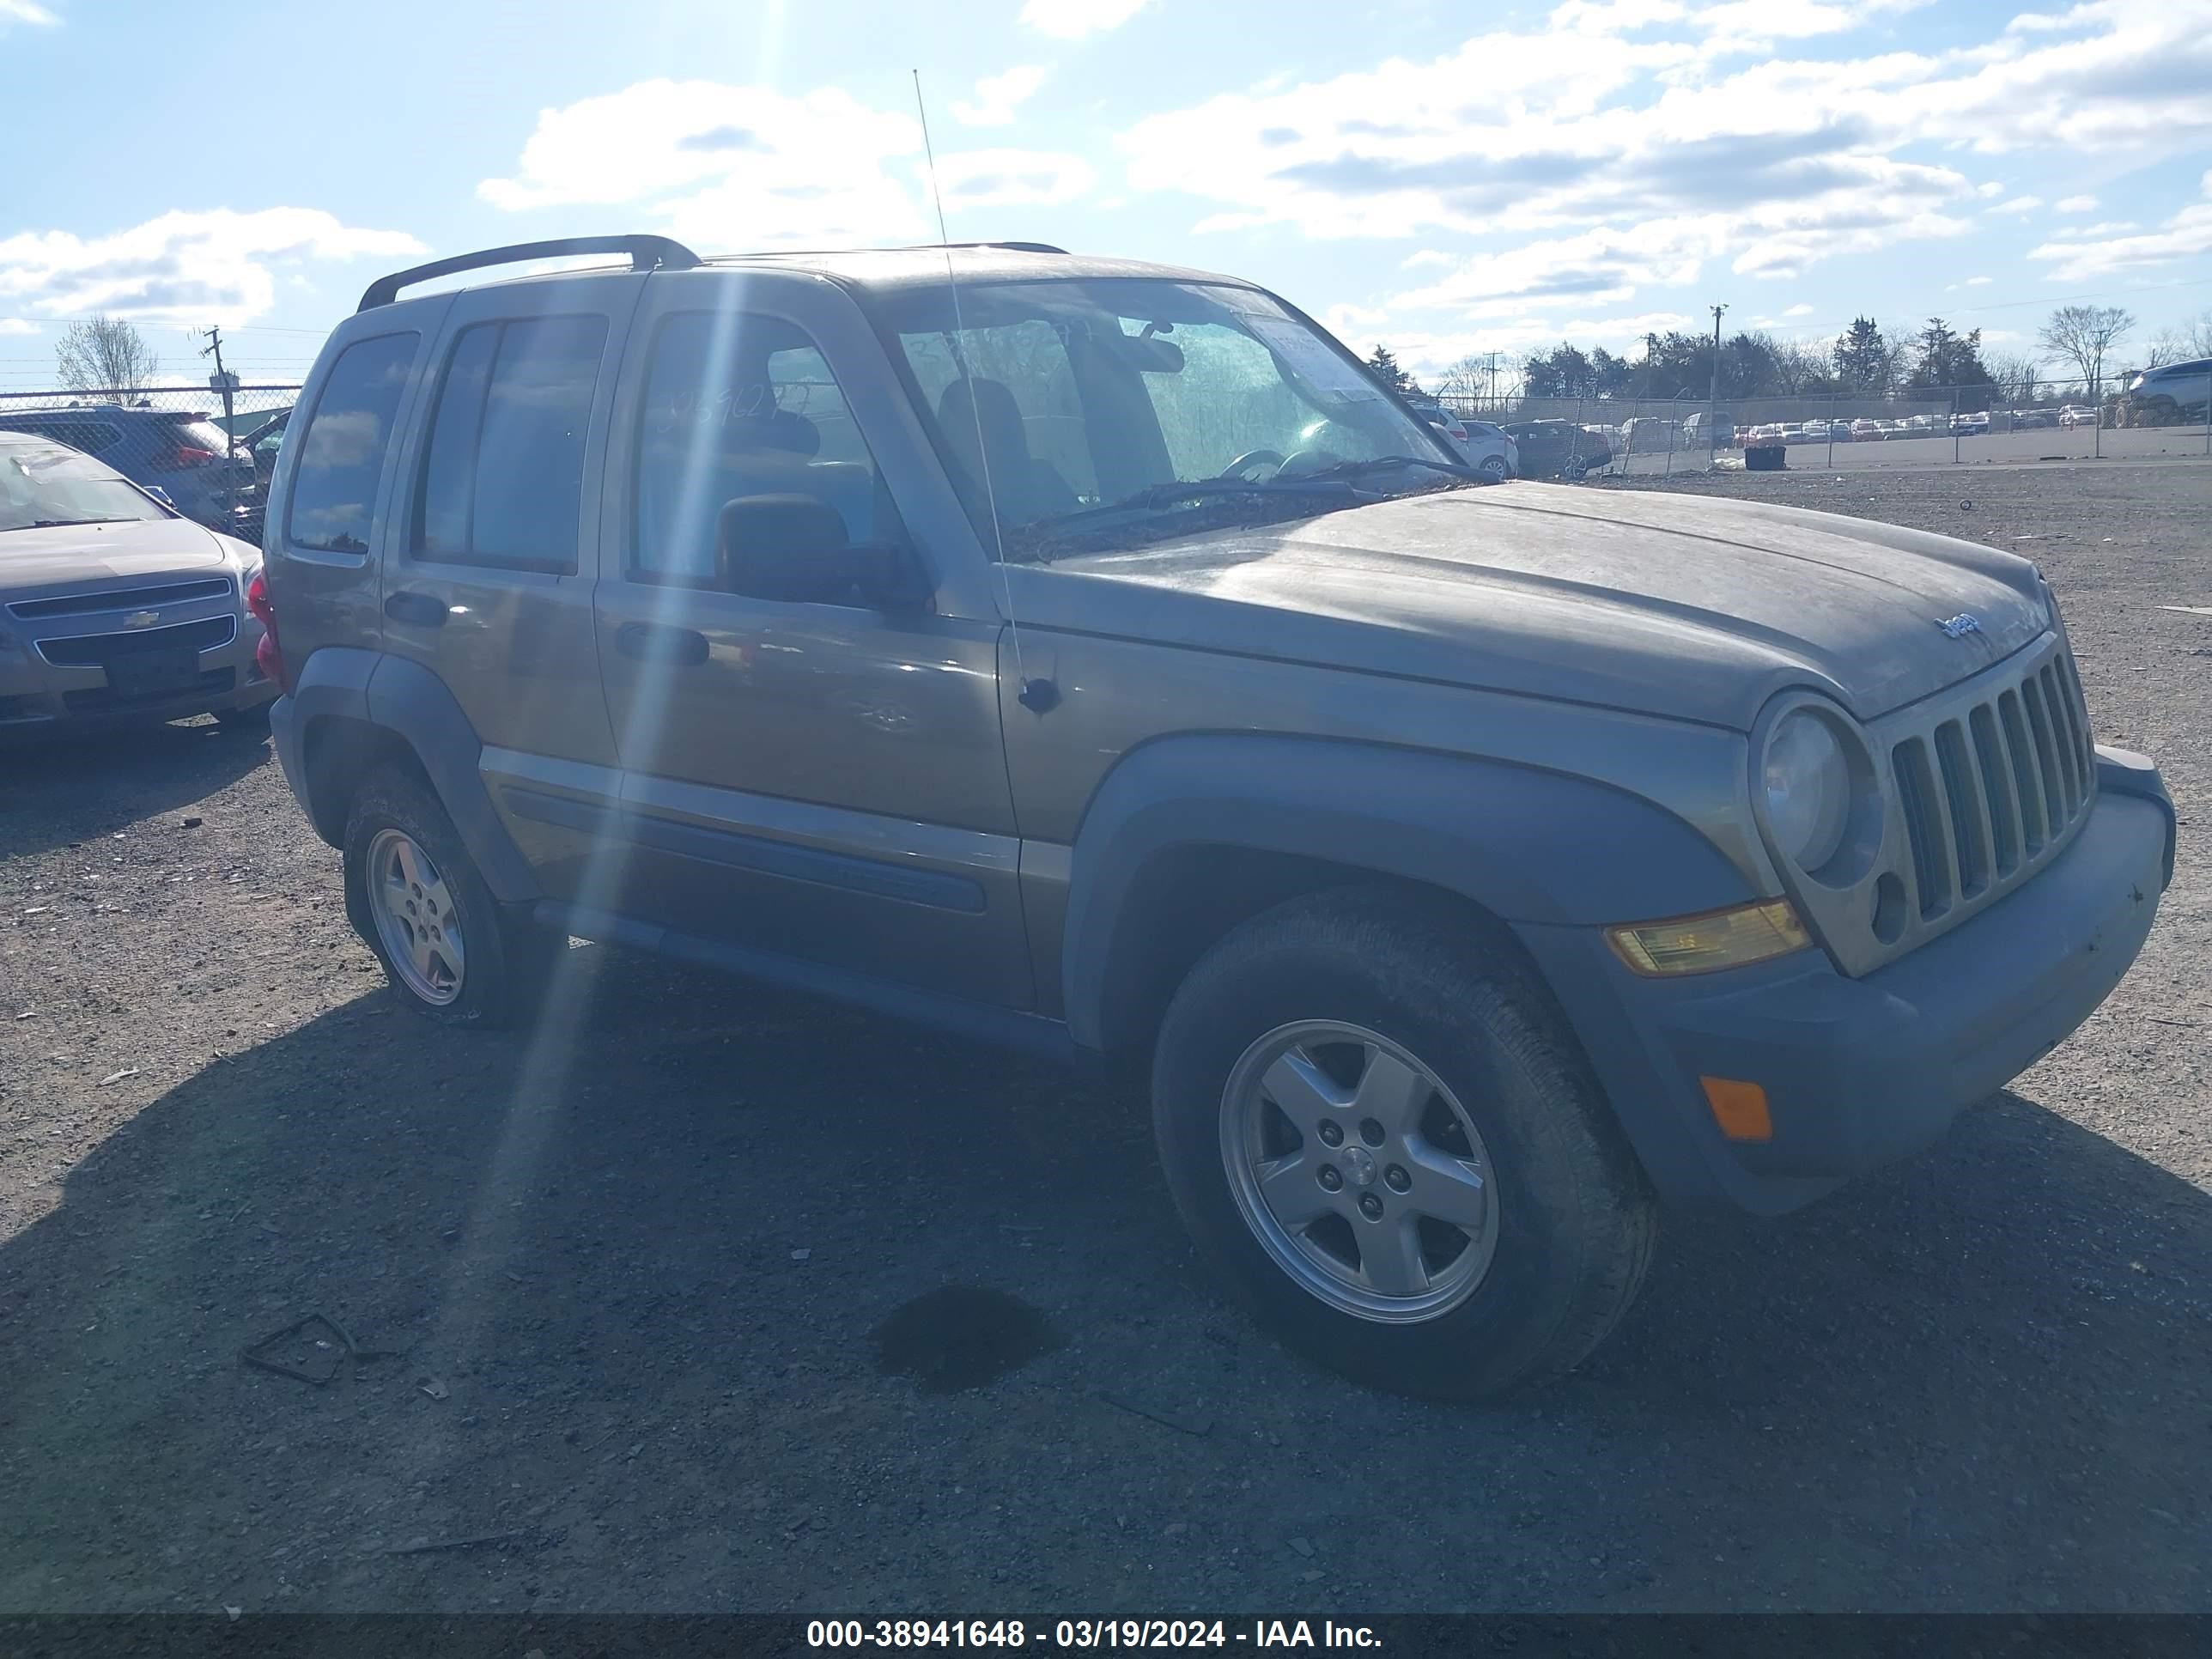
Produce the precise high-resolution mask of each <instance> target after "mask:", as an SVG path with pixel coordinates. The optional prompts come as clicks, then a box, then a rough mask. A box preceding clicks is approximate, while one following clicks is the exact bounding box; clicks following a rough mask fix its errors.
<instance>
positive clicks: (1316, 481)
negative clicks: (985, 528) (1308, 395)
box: [1035, 473, 1359, 530]
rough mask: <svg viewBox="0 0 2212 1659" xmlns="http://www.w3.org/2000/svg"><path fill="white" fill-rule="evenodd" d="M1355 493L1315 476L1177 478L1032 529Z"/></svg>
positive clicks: (1345, 485)
mask: <svg viewBox="0 0 2212 1659" xmlns="http://www.w3.org/2000/svg"><path fill="white" fill-rule="evenodd" d="M1358 493H1359V492H1358V491H1357V490H1355V489H1353V488H1352V484H1351V482H1350V481H1349V480H1348V479H1345V478H1322V477H1320V476H1319V475H1318V474H1316V473H1301V474H1300V475H1299V476H1297V477H1295V478H1194V479H1190V480H1188V481H1186V480H1183V479H1180V478H1176V479H1170V481H1169V482H1168V483H1156V484H1147V485H1146V486H1145V488H1144V489H1139V490H1138V491H1137V492H1136V493H1135V494H1134V495H1124V496H1123V497H1122V498H1121V500H1120V501H1109V502H1107V503H1106V504H1105V505H1104V506H1103V507H1084V508H1083V509H1081V510H1080V511H1079V512H1075V513H1059V514H1057V515H1056V516H1054V517H1053V518H1050V519H1046V520H1041V521H1039V523H1038V524H1037V525H1036V526H1035V527H1036V528H1037V529H1040V530H1059V529H1061V528H1062V527H1064V526H1067V525H1072V524H1087V523H1089V522H1090V521H1091V520H1094V519H1104V518H1110V517H1112V516H1113V515H1114V514H1115V513H1146V512H1157V511H1158V510H1159V509H1160V508H1162V507H1180V506H1181V505H1182V503H1183V502H1185V501H1204V500H1206V499H1207V498H1208V497H1210V496H1215V495H1334V496H1340V497H1343V498H1346V499H1351V498H1352V497H1355V496H1357V495H1358Z"/></svg>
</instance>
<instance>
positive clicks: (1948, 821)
mask: <svg viewBox="0 0 2212 1659" xmlns="http://www.w3.org/2000/svg"><path fill="white" fill-rule="evenodd" d="M2030 654H2031V656H2032V657H2033V660H2032V661H2031V662H2030V663H2029V664H2028V665H2027V666H2026V667H2025V668H2023V669H2022V670H2021V671H2019V672H2018V673H2017V674H2015V676H2014V677H2012V678H2011V679H2010V681H2009V683H2008V684H2002V685H2001V686H1999V687H1998V688H1996V689H1995V690H1990V689H1987V688H1977V690H1978V696H1976V698H1975V699H1974V700H1973V701H1972V702H1969V703H1967V704H1966V705H1964V706H1960V705H1959V704H1957V703H1952V702H1947V701H1946V699H1944V698H1943V697H1941V696H1938V697H1936V698H1934V699H1931V702H1934V703H1935V704H1936V708H1935V709H1934V710H1933V711H1932V712H1931V713H1929V714H1928V715H1926V716H1925V717H1924V718H1923V719H1922V720H1917V721H1915V722H1912V729H1911V732H1910V735H1907V736H1905V737H1903V738H1899V739H1898V740H1896V741H1895V742H1894V743H1893V744H1892V745H1891V748H1890V750H1889V757H1890V766H1891V770H1892V773H1893V775H1894V777H1895V779H1896V782H1897V799H1898V806H1899V811H1900V812H1901V814H1902V815H1903V817H1904V828H1905V842H1906V846H1907V848H1909V851H1910V858H1909V861H1908V877H1909V880H1910V883H1911V902H1912V908H1913V914H1914V915H1917V917H1918V918H1919V920H1920V921H1922V922H1923V923H1928V922H1933V921H1936V920H1938V919H1939V918H1942V917H1945V916H1948V915H1950V914H1951V913H1952V912H1953V911H1954V910H1963V909H1978V908H1980V907H1981V905H1982V904H1983V903H1984V902H1988V901H1990V899H1992V898H1993V897H1995V896H1996V895H1997V894H1999V893H2002V892H2004V891H2007V890H2010V889H2011V888H2013V887H2015V886H2017V885H2018V884H2020V883H2021V882H2022V881H2024V880H2026V879H2027V877H2028V876H2029V875H2031V874H2033V872H2035V871H2036V870H2037V869H2038V868H2039V867H2040V866H2042V865H2043V864H2044V863H2045V861H2046V860H2048V859H2049V858H2050V857H2051V854H2054V853H2056V852H2057V850H2058V848H2061V847H2063V846H2064V845H2065V844H2066V842H2069V840H2071V839H2072V838H2073V833H2074V831H2075V829H2077V828H2078V827H2079V826H2080V824H2081V820H2082V819H2083V818H2084V817H2086V816H2087V812H2088V810H2089V807H2090V805H2091V804H2092V802H2093V799H2094V798H2095V795H2096V789H2097V765H2096V757H2095V754H2094V751H2093V750H2094V746H2093V744H2092V742H2091V739H2090V737H2089V720H2088V711H2087V708H2086V707H2085V706H2084V704H2083V703H2082V701H2081V683H2080V682H2079V680H2077V679H2076V678H2075V672H2074V665H2073V663H2072V661H2071V660H2070V659H2069V658H2068V656H2067V654H2066V653H2065V651H2064V650H2063V649H2062V648H2061V647H2058V646H2057V644H2056V643H2052V644H2051V645H2050V646H2049V647H2046V648H2045V649H2043V650H2041V651H2032V652H2031V653H2030Z"/></svg>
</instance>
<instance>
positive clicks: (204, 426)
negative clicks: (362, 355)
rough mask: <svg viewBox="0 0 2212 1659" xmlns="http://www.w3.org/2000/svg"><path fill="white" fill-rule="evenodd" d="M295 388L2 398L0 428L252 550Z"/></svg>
mask: <svg viewBox="0 0 2212 1659" xmlns="http://www.w3.org/2000/svg"><path fill="white" fill-rule="evenodd" d="M299 393H300V388H299V387H298V386H232V387H230V388H228V391H225V390H221V389H216V390H210V389H208V388H206V387H201V386H144V387H140V388H137V389H134V390H127V391H126V390H121V389H117V390H111V391H104V392H103V391H94V392H70V391H61V392H5V393H0V431H11V432H30V433H35V434H36V435H39V436H40V437H45V438H52V439H55V440H57V441H59V442H62V443H65V444H68V445H69V446H70V447H72V448H74V449H81V450H82V451H83V452H84V453H86V454H88V455H91V456H94V457H95V458H96V459H100V460H102V461H105V462H106V464H107V465H110V466H112V467H113V468H114V469H115V470H116V471H118V472H120V473H122V474H123V475H124V476H125V477H127V478H129V479H130V480H131V482H132V483H137V484H138V485H141V486H142V487H143V488H144V489H148V490H149V491H151V492H153V493H155V494H156V495H160V496H161V498H162V499H163V500H165V501H167V502H168V503H169V504H170V505H171V506H172V507H175V508H176V509H177V510H178V511H179V512H180V513H183V514H185V517H187V518H189V519H195V520H198V521H199V522H200V523H202V524H204V525H207V526H210V527H211V528H214V529H217V530H222V531H223V532H226V533H228V534H230V535H234V536H238V537H240V538H242V539H244V540H246V541H250V542H252V543H253V544H256V545H257V546H258V544H260V540H261V510H262V495H263V492H264V489H266V487H267V485H268V483H269V473H270V469H271V468H272V467H274V466H275V465H276V447H277V446H278V444H280V443H281V442H282V441H283V434H284V422H285V417H286V416H289V414H290V413H291V410H292V405H293V404H294V402H295V400H296V399H297V398H298V397H299Z"/></svg>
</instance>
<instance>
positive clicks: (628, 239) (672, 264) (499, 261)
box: [358, 236, 699, 311]
mask: <svg viewBox="0 0 2212 1659" xmlns="http://www.w3.org/2000/svg"><path fill="white" fill-rule="evenodd" d="M572 253H627V254H629V268H630V269H631V270H690V269H691V267H692V266H694V265H696V264H698V263H699V256H698V255H697V254H696V253H694V252H692V251H691V250H690V248H688V247H686V246H684V244H683V243H681V242H678V241H675V240H671V239H670V238H668V237H666V236H564V237H562V238H560V239H559V240H556V241H550V242H516V243H514V244H513V246H508V247H488V248H485V249H484V250H483V252H480V253H457V254H455V255H454V256H453V258H450V259H433V260H432V261H431V262H430V263H429V264H427V265H416V266H413V267H412V268H410V269H409V270H395V271H393V272H392V275H390V276H380V277H378V278H377V279H376V280H375V281H374V282H373V283H370V284H369V285H368V292H366V293H365V294H363V295H362V296H361V305H360V306H359V307H358V309H359V310H362V311H374V310H375V309H376V307H379V306H388V305H390V304H391V303H392V301H394V300H396V299H398V297H399V290H400V289H403V288H409V287H411V286H413V285H414V284H415V283H427V282H428V281H429V280H430V279H431V278H432V277H433V276H451V275H453V272H455V271H457V270H483V268H484V267H486V266H488V265H512V264H521V263H522V262H523V261H525V260H526V259H558V258H564V257H566V256H567V255H569V254H572Z"/></svg>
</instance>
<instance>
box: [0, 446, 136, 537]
mask: <svg viewBox="0 0 2212 1659" xmlns="http://www.w3.org/2000/svg"><path fill="white" fill-rule="evenodd" d="M168 516H169V515H168V514H167V513H164V512H163V511H162V510H161V507H159V506H158V505H156V504H155V502H154V501H152V500H151V499H150V498H149V497H148V496H146V495H143V494H141V493H140V492H139V490H138V489H137V488H136V487H135V486H134V485H132V484H131V483H130V482H129V481H127V480H126V479H125V477H123V476H122V474H120V473H118V472H117V471H114V470H113V469H112V468H110V467H106V466H103V465H100V463H99V462H98V461H95V460H94V459H92V458H91V457H90V456H89V455H80V454H79V453H77V452H76V450H74V449H70V448H67V447H64V446H63V445H61V444H54V443H40V442H30V443H7V444H0V531H9V530H33V529H40V528H43V527H44V526H49V525H65V524H119V523H125V522H128V521H131V520H145V519H165V518H167V517H168Z"/></svg>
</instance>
